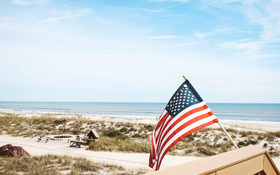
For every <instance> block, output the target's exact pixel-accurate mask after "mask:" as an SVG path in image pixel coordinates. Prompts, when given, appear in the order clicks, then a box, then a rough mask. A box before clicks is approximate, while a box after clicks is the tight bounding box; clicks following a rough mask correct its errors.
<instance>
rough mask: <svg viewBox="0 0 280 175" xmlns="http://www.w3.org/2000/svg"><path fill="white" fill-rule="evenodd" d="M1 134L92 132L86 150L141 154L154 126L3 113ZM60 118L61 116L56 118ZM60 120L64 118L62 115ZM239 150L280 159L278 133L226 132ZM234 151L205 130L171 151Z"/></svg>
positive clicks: (221, 138)
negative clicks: (252, 148)
mask: <svg viewBox="0 0 280 175" xmlns="http://www.w3.org/2000/svg"><path fill="white" fill-rule="evenodd" d="M2 114H3V115H2V116H1V117H0V134H8V135H11V136H24V137H34V136H39V135H58V134H72V135H77V134H82V135H83V134H86V133H87V132H88V131H89V130H90V129H92V128H94V129H95V130H96V131H97V132H98V133H99V135H100V136H101V137H100V139H99V140H98V141H97V142H95V143H94V144H91V145H90V146H89V148H88V149H89V150H95V151H121V152H144V153H148V152H149V149H150V136H151V135H152V132H153V130H154V128H155V125H151V124H141V123H129V122H111V121H96V120H89V119H83V118H81V116H77V117H76V118H63V117H62V118H57V117H56V115H55V114H44V115H41V117H19V116H18V115H17V114H11V113H2ZM59 115H60V117H61V115H62V114H59ZM62 116H63V115H62ZM227 131H228V132H229V134H230V135H231V136H232V138H233V140H234V141H235V143H236V144H237V145H238V146H239V147H244V146H248V145H259V146H262V147H263V148H264V149H266V150H267V151H268V152H269V153H270V154H271V156H273V157H278V156H280V145H279V142H280V131H278V132H265V131H248V130H237V129H233V128H227ZM232 149H234V147H233V145H232V144H231V143H230V142H229V140H228V138H227V137H226V135H225V134H224V133H223V131H222V130H221V129H218V128H204V129H202V130H199V131H197V132H195V133H192V134H190V135H189V136H187V137H186V138H185V139H183V140H182V141H180V142H178V143H177V144H176V145H175V146H174V147H173V148H172V149H171V150H170V151H169V154H172V155H194V156H210V155H215V154H219V153H222V152H226V151H229V150H232Z"/></svg>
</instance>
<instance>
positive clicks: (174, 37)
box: [150, 35, 181, 39]
mask: <svg viewBox="0 0 280 175" xmlns="http://www.w3.org/2000/svg"><path fill="white" fill-rule="evenodd" d="M177 38H181V36H178V35H159V36H152V37H150V39H177Z"/></svg>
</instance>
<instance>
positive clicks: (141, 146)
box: [88, 136, 151, 153]
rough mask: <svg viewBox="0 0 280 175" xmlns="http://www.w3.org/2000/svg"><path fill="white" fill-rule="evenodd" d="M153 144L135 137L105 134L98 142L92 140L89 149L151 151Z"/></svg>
mask: <svg viewBox="0 0 280 175" xmlns="http://www.w3.org/2000/svg"><path fill="white" fill-rule="evenodd" d="M150 148H151V145H150V143H149V142H148V141H145V142H137V141H135V140H133V139H129V138H125V139H119V138H117V137H107V136H103V137H100V138H99V139H98V141H97V142H92V143H91V144H90V145H89V147H88V149H89V150H93V151H119V152H140V153H149V152H150Z"/></svg>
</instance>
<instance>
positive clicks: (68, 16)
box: [40, 9, 91, 22]
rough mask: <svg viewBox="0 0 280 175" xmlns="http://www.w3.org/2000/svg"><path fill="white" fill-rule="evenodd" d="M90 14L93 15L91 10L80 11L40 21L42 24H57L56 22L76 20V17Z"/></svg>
mask: <svg viewBox="0 0 280 175" xmlns="http://www.w3.org/2000/svg"><path fill="white" fill-rule="evenodd" d="M89 13H91V9H80V10H78V11H77V12H75V13H69V12H66V13H65V14H64V15H62V16H56V17H50V18H46V19H42V20H40V22H55V21H60V20H65V19H70V18H75V17H79V16H83V15H87V14H89Z"/></svg>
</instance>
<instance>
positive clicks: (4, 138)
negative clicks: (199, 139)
mask: <svg viewBox="0 0 280 175" xmlns="http://www.w3.org/2000/svg"><path fill="white" fill-rule="evenodd" d="M18 114H19V116H22V117H39V116H40V115H41V113H30V112H29V113H27V112H18ZM56 116H57V117H69V118H71V117H75V116H77V115H76V114H58V115H56ZM79 117H82V118H84V119H94V120H105V121H110V122H112V121H114V122H130V123H131V122H135V123H146V124H147V123H149V124H156V119H147V118H145V119H141V118H138V119H136V120H132V119H131V118H127V117H120V116H118V117H113V116H102V115H93V114H82V115H80V114H79ZM222 123H223V124H224V125H225V127H226V128H235V129H236V128H237V129H245V130H249V131H250V130H260V131H279V130H280V125H279V124H278V123H260V122H243V121H242V122H232V121H222ZM211 127H218V125H216V124H214V125H212V126H211ZM5 144H12V145H16V146H22V147H23V148H24V149H25V150H26V151H28V152H29V153H30V154H31V155H45V154H55V155H68V156H74V157H84V158H87V159H89V160H92V161H95V162H102V163H111V164H115V165H121V166H123V167H124V168H127V169H136V168H141V169H146V170H148V171H151V169H150V168H149V167H148V161H149V154H147V153H124V152H101V151H100V152H95V151H88V150H85V147H82V148H73V147H70V146H69V143H68V141H67V139H64V140H50V141H49V142H48V143H44V142H37V138H28V137H12V136H8V135H0V146H3V145H5ZM197 159H201V157H195V156H171V155H166V156H165V158H164V159H163V162H162V166H161V168H165V167H170V166H174V165H178V164H182V163H186V162H190V161H193V160H197ZM273 160H274V161H275V163H276V165H277V166H278V167H279V168H280V158H279V157H277V158H273Z"/></svg>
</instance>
